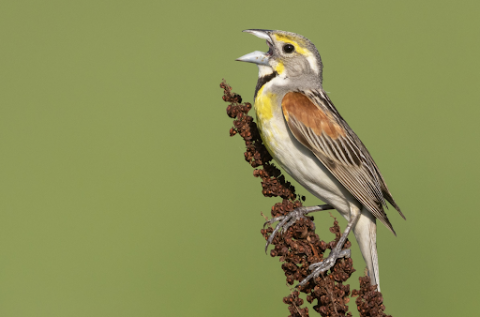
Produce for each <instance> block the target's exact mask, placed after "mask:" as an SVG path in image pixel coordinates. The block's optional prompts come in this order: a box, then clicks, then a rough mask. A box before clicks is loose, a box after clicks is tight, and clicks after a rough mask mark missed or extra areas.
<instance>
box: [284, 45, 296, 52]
mask: <svg viewBox="0 0 480 317" xmlns="http://www.w3.org/2000/svg"><path fill="white" fill-rule="evenodd" d="M294 50H295V46H293V45H292V44H285V45H284V46H283V51H284V52H285V53H288V54H290V53H291V52H293V51H294Z"/></svg>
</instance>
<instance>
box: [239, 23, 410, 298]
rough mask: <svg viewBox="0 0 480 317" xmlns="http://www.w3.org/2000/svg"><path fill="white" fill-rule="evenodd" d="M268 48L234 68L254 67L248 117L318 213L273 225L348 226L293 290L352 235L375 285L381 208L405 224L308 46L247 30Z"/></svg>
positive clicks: (343, 253) (301, 40)
mask: <svg viewBox="0 0 480 317" xmlns="http://www.w3.org/2000/svg"><path fill="white" fill-rule="evenodd" d="M244 32H247V33H251V34H253V35H255V36H257V37H259V38H261V39H264V40H266V41H267V45H268V47H269V50H268V52H267V53H263V52H259V51H255V52H253V53H250V54H247V55H244V56H242V57H240V58H238V59H237V60H238V61H242V62H250V63H254V64H256V65H257V66H258V69H259V73H258V82H257V87H256V89H255V97H254V100H255V103H254V106H255V111H256V116H257V124H258V128H259V130H260V133H261V137H262V140H263V142H264V143H265V146H266V147H267V150H268V151H269V152H270V154H271V155H272V157H273V158H274V159H275V161H276V162H278V164H279V165H280V166H281V167H282V168H283V169H284V170H285V171H286V172H287V173H288V174H289V175H290V176H292V177H293V178H294V179H295V180H296V181H297V182H298V183H299V184H300V185H302V186H303V187H305V188H306V189H307V190H308V191H309V192H310V193H311V194H313V195H314V196H316V197H318V198H319V199H321V200H322V201H324V202H325V203H326V204H325V205H320V206H313V207H300V208H297V209H296V210H294V211H293V212H291V213H290V214H289V215H287V216H285V217H277V218H274V219H272V220H271V221H270V223H273V222H274V221H279V224H278V225H277V227H276V228H275V231H274V233H273V234H272V235H271V236H270V239H269V241H267V246H268V244H269V243H271V241H272V240H273V236H274V235H275V233H276V232H278V230H286V229H288V227H289V226H290V225H291V224H293V223H294V222H295V221H296V220H297V219H300V218H302V217H304V215H305V214H307V213H310V212H312V211H319V210H327V209H336V210H337V211H338V212H339V213H340V214H341V215H342V216H343V217H345V219H346V220H347V221H348V225H347V227H346V229H345V231H344V233H343V234H342V237H341V239H340V241H339V243H337V245H336V247H335V248H333V250H332V251H331V252H330V255H329V256H328V258H326V259H325V260H324V261H322V262H319V263H315V264H313V265H311V266H310V270H311V271H312V273H311V274H310V275H309V276H308V277H307V278H305V279H304V280H303V281H302V282H301V283H300V284H299V285H304V284H306V283H307V281H308V280H309V279H311V278H312V277H317V276H318V275H319V274H320V273H321V272H324V271H326V270H328V269H330V268H331V267H332V266H333V265H334V264H335V262H336V261H337V259H338V258H342V257H348V256H350V250H342V247H343V244H344V242H345V240H346V239H347V237H348V234H349V233H350V231H351V230H353V233H354V235H355V238H356V239H357V242H358V245H359V246H360V250H361V252H362V255H363V258H364V259H365V263H366V265H367V269H368V273H369V276H370V279H371V282H372V285H378V290H380V278H379V271H378V257H377V245H376V230H377V226H376V219H379V220H380V221H381V222H382V223H383V224H384V225H386V226H387V228H388V229H390V231H392V233H394V234H395V231H394V230H393V227H392V224H391V223H390V221H389V220H388V218H387V215H386V213H385V211H384V207H387V203H386V201H388V202H389V203H390V204H391V205H392V206H393V207H395V209H396V210H398V212H399V213H400V215H401V216H402V217H403V218H404V219H405V216H404V215H403V214H402V212H401V211H400V208H399V207H398V205H397V204H396V203H395V201H394V200H393V197H392V194H391V193H390V191H389V190H388V188H387V184H386V183H385V180H384V179H383V177H382V174H380V170H379V169H378V167H377V165H376V164H375V162H374V161H373V158H372V157H371V155H370V153H369V152H368V150H367V148H366V147H365V145H363V143H362V141H360V139H359V138H358V136H357V135H356V134H355V132H353V130H352V129H351V128H350V127H349V126H348V124H347V122H346V121H345V120H344V119H343V118H342V116H341V115H340V113H339V112H338V110H337V109H336V108H335V106H334V105H333V103H332V101H331V100H330V98H329V97H328V96H327V94H326V93H325V91H324V90H323V88H322V60H321V58H320V54H319V53H318V51H317V49H316V47H315V45H313V44H312V42H310V41H309V40H308V39H306V38H305V37H303V36H301V35H298V34H295V33H290V32H284V31H278V30H277V31H274V30H260V29H251V30H245V31H244Z"/></svg>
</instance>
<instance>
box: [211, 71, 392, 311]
mask: <svg viewBox="0 0 480 317" xmlns="http://www.w3.org/2000/svg"><path fill="white" fill-rule="evenodd" d="M220 87H221V88H223V90H224V94H223V97H222V98H223V100H224V101H225V102H228V103H230V104H229V105H228V107H227V115H228V116H229V117H230V118H233V119H234V120H233V127H232V128H231V129H230V136H234V135H236V134H239V135H240V136H241V137H242V138H243V140H244V142H245V146H246V151H245V153H244V156H245V160H246V161H247V162H248V163H249V164H250V165H251V166H252V167H253V168H254V171H253V175H254V176H255V177H259V178H261V180H262V182H261V184H262V193H263V195H264V196H266V197H280V198H282V202H279V203H276V204H275V205H274V206H273V207H272V210H271V215H272V217H278V216H284V215H286V214H288V213H289V212H291V211H293V210H294V209H295V208H297V207H300V206H302V201H305V197H304V196H300V195H297V194H296V192H295V188H294V186H292V184H291V183H290V182H288V181H286V180H285V177H284V176H283V175H282V173H281V172H280V170H279V169H278V168H277V167H276V166H275V165H274V164H273V162H272V156H271V155H270V154H269V153H268V151H267V149H266V147H265V145H264V144H263V142H262V139H261V137H260V133H259V130H258V128H257V125H256V123H255V122H254V121H253V118H252V117H251V116H249V115H248V112H249V111H250V110H251V109H252V105H251V104H250V103H248V102H246V103H242V97H241V96H240V95H238V94H235V93H233V92H232V88H231V87H230V86H229V85H228V84H227V83H226V82H225V80H223V81H222V83H221V84H220ZM272 232H273V228H272V227H268V228H266V229H262V230H261V234H262V235H263V237H264V238H265V240H267V239H268V238H269V236H270V235H271V234H272ZM330 232H332V233H333V234H334V235H335V239H334V240H333V241H331V242H329V243H326V242H324V241H321V240H320V238H319V236H318V235H317V234H315V224H314V223H313V217H305V218H303V219H300V220H299V221H297V222H296V223H295V224H294V225H292V226H291V227H290V228H288V230H287V231H286V232H284V233H283V234H280V233H277V234H276V236H275V238H274V239H273V241H272V245H273V246H274V248H273V249H272V250H271V251H270V255H271V256H272V257H279V258H280V262H282V269H283V271H284V274H285V277H286V281H287V283H288V284H289V285H292V284H294V283H295V281H299V282H300V281H302V280H303V279H304V278H305V277H307V276H308V275H309V273H311V272H309V269H308V267H309V266H310V265H311V264H313V263H316V262H319V261H322V260H323V258H324V252H325V251H326V250H327V249H330V250H331V249H333V248H334V247H335V245H336V244H337V242H338V241H339V239H340V236H341V235H342V231H341V230H340V227H339V225H338V222H337V220H336V219H335V218H334V223H333V227H331V228H330ZM350 246H351V243H350V241H348V239H347V240H346V241H345V244H344V245H343V248H344V249H346V248H350ZM353 272H355V269H354V268H353V260H352V259H351V258H347V259H341V260H337V262H336V264H335V265H334V266H333V267H332V268H331V269H330V270H329V271H327V272H325V273H324V274H322V275H321V276H319V277H318V278H316V279H311V280H310V281H309V282H308V283H307V284H306V285H304V286H303V287H299V288H298V289H294V290H293V291H292V292H291V293H290V295H288V296H287V297H284V298H283V302H284V303H285V304H287V305H288V310H289V312H290V316H289V317H307V316H309V311H308V307H303V308H302V305H303V304H304V301H303V299H301V298H300V297H299V295H300V292H302V293H305V294H307V301H308V302H309V303H313V302H314V301H315V300H316V304H315V306H313V308H314V309H315V311H317V312H318V313H320V315H321V316H352V314H351V313H350V312H348V306H347V304H348V303H349V301H350V297H349V296H350V285H348V284H344V283H345V282H346V281H347V280H348V279H349V278H350V276H351V275H352V273H353ZM352 295H355V296H359V297H358V298H357V300H356V304H357V308H358V310H359V312H360V316H362V317H364V316H365V317H366V316H373V317H377V316H378V317H385V316H387V315H385V314H384V313H383V311H384V310H385V306H384V305H383V298H382V295H381V293H380V292H377V290H376V286H371V285H370V279H369V278H368V277H361V278H360V290H358V291H356V290H354V291H353V292H352Z"/></svg>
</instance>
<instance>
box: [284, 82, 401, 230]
mask: <svg viewBox="0 0 480 317" xmlns="http://www.w3.org/2000/svg"><path fill="white" fill-rule="evenodd" d="M282 109H283V114H284V116H285V119H286V121H287V124H288V127H289V128H290V130H291V131H292V133H293V135H294V136H295V138H296V139H297V140H298V141H299V142H300V143H302V144H303V145H304V146H306V147H307V148H308V149H310V150H311V151H312V152H313V153H314V154H315V156H316V157H317V158H318V159H319V160H320V161H321V162H322V163H323V165H325V167H326V168H327V169H328V170H329V171H330V172H331V173H332V174H333V175H334V176H335V177H336V178H337V180H338V181H339V182H340V183H341V184H342V185H343V186H345V188H346V189H347V190H348V191H349V192H350V193H351V194H352V195H353V196H354V197H355V198H356V199H357V200H358V201H359V202H360V203H361V204H362V205H364V206H365V207H366V208H367V209H368V210H369V211H370V212H371V213H372V214H373V215H374V216H375V217H376V218H377V219H379V220H380V221H382V222H383V223H384V224H385V225H386V226H387V227H388V228H389V229H390V230H391V231H392V232H393V233H394V234H395V231H394V230H393V227H392V225H391V224H390V221H389V220H388V218H387V215H386V214H385V211H384V210H383V206H386V202H385V199H386V200H387V201H389V202H390V203H391V204H392V205H393V206H394V207H395V208H396V209H397V210H398V212H399V213H400V215H401V216H402V217H403V218H405V217H404V216H403V214H402V212H401V211H400V208H399V207H398V205H397V204H396V203H395V201H394V200H393V197H392V195H391V194H390V192H389V191H388V188H387V186H386V184H385V181H384V180H383V177H382V175H381V174H380V171H379V170H378V167H377V165H376V164H375V162H374V161H373V159H372V157H371V156H370V153H368V151H367V149H366V148H365V146H364V145H363V143H362V142H361V141H360V139H359V138H358V137H357V135H356V134H355V133H354V132H353V131H352V129H351V128H350V127H349V126H348V124H347V123H346V122H345V120H343V118H342V117H341V116H340V114H339V113H338V111H337V110H336V109H335V107H334V106H333V104H332V102H331V101H330V99H329V98H328V96H327V95H326V94H325V93H324V92H323V91H319V90H311V91H299V92H290V93H287V94H286V95H285V97H284V98H283V100H282Z"/></svg>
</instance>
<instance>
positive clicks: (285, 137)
mask: <svg viewBox="0 0 480 317" xmlns="http://www.w3.org/2000/svg"><path fill="white" fill-rule="evenodd" d="M259 126H260V130H261V136H262V140H263V142H264V143H265V145H266V147H267V149H268V151H269V152H270V154H271V155H272V157H273V158H274V159H275V161H276V162H277V163H278V164H279V165H280V166H281V167H282V168H283V169H284V170H285V171H286V172H287V173H288V174H289V175H290V176H292V177H293V178H294V179H295V180H296V181H297V182H298V183H299V184H300V185H302V186H303V187H305V188H306V189H307V190H308V191H309V192H310V193H311V194H313V195H314V196H316V197H317V198H319V199H321V200H322V201H324V202H326V203H328V204H330V205H332V206H333V207H335V209H337V210H338V211H339V212H340V213H341V214H342V215H343V216H345V217H347V216H348V214H349V212H350V204H351V203H352V202H353V203H356V199H355V198H354V197H353V196H352V195H351V194H350V193H349V192H348V191H347V190H346V189H345V187H344V186H343V185H341V184H340V183H339V182H338V181H337V179H336V178H335V177H334V176H333V175H332V173H331V172H330V171H329V170H328V169H327V168H326V167H325V166H324V165H323V164H322V163H321V162H320V160H319V159H318V158H317V157H316V156H315V155H314V154H313V153H312V152H311V151H310V150H309V149H307V148H306V147H305V146H303V145H302V144H301V143H300V142H298V141H297V139H295V137H294V136H293V134H292V133H291V132H290V130H289V129H288V127H287V125H286V123H285V119H284V118H283V114H281V116H280V115H279V116H275V115H274V116H273V118H271V119H270V120H262V122H260V124H259Z"/></svg>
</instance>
